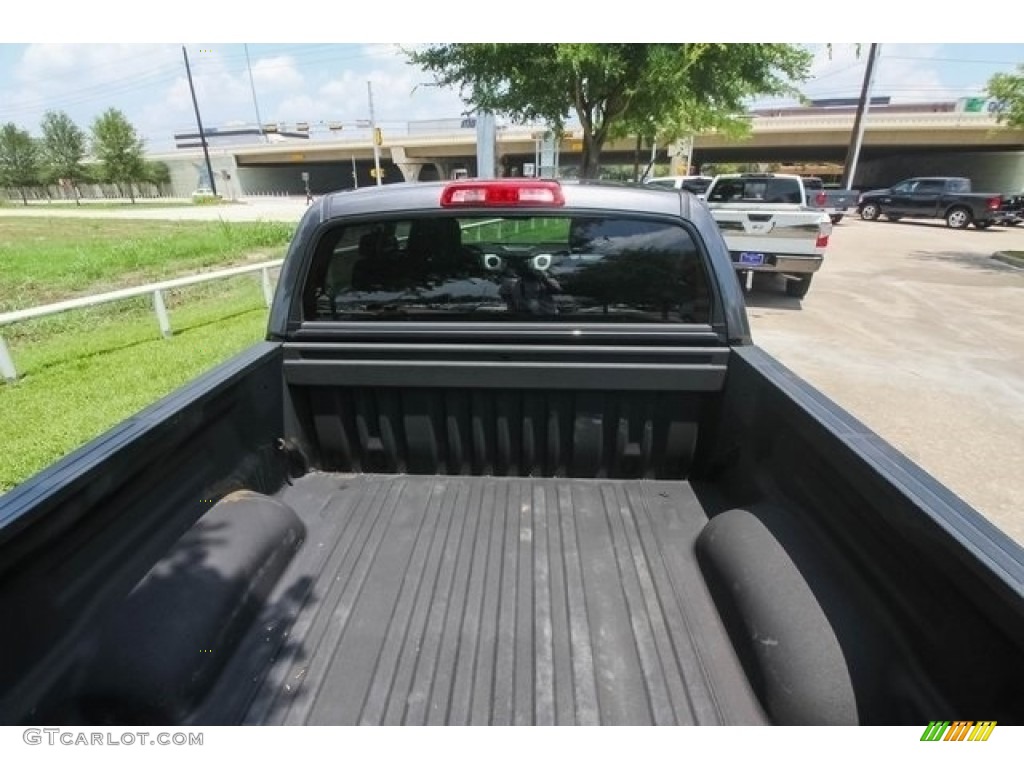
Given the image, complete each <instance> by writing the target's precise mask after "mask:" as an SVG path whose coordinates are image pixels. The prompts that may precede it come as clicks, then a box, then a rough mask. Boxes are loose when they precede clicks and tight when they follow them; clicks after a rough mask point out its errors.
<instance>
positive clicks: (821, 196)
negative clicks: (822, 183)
mask: <svg viewBox="0 0 1024 768" xmlns="http://www.w3.org/2000/svg"><path fill="white" fill-rule="evenodd" d="M826 202H828V196H827V195H826V194H825V193H824V192H819V193H818V194H817V195H815V197H814V204H815V205H817V206H819V207H821V208H824V207H825V203H826Z"/></svg>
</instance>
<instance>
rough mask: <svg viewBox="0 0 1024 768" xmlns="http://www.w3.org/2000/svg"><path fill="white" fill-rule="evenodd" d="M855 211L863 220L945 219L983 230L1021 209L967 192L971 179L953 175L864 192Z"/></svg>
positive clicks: (953, 224) (959, 226)
mask: <svg viewBox="0 0 1024 768" xmlns="http://www.w3.org/2000/svg"><path fill="white" fill-rule="evenodd" d="M857 212H858V213H859V214H860V217H861V218H862V219H864V220H865V221H875V220H876V219H878V217H879V216H883V215H884V216H885V217H886V218H888V219H889V221H899V220H900V219H904V218H906V219H945V220H946V225H947V226H949V227H951V228H952V229H964V228H966V227H967V226H968V225H969V224H974V226H975V227H977V228H978V229H987V228H988V227H990V226H992V225H993V224H998V225H1012V224H1015V223H1017V222H1018V221H1019V220H1020V215H1021V211H1020V210H1019V209H1011V208H1008V207H1006V206H1005V205H1004V204H1003V196H1002V195H996V194H988V193H984V194H983V193H980V192H971V180H970V179H963V178H954V177H945V176H940V177H929V178H920V179H907V180H906V181H901V182H900V183H898V184H894V185H893V186H892V187H890V188H889V189H876V190H872V191H871V192H864V193H862V194H861V196H860V198H859V199H858V201H857Z"/></svg>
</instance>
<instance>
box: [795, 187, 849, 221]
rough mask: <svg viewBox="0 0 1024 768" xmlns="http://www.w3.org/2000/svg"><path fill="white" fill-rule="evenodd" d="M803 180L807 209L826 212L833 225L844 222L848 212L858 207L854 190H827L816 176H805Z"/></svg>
mask: <svg viewBox="0 0 1024 768" xmlns="http://www.w3.org/2000/svg"><path fill="white" fill-rule="evenodd" d="M803 180H804V189H805V190H806V192H807V207H808V208H820V209H821V210H823V211H825V213H827V214H828V217H829V219H831V220H832V223H833V224H838V223H839V222H840V221H842V220H843V216H845V215H846V213H847V211H849V210H850V208H853V207H855V206H856V205H857V193H856V192H855V191H854V190H852V189H826V188H825V184H824V182H823V181H822V180H821V179H819V178H817V177H816V176H804V177H803Z"/></svg>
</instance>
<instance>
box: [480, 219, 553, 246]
mask: <svg viewBox="0 0 1024 768" xmlns="http://www.w3.org/2000/svg"><path fill="white" fill-rule="evenodd" d="M465 223H469V222H465ZM465 223H464V224H463V226H465ZM568 240H569V220H568V219H543V218H535V217H530V218H526V219H521V220H520V219H505V220H504V221H500V222H494V223H488V224H482V225H480V226H470V227H468V228H466V229H464V230H463V232H462V242H464V243H549V242H550V243H566V242H568Z"/></svg>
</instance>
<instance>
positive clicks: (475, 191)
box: [441, 179, 565, 208]
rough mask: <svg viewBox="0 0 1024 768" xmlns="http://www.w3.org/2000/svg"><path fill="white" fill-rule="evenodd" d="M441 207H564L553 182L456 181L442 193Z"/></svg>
mask: <svg viewBox="0 0 1024 768" xmlns="http://www.w3.org/2000/svg"><path fill="white" fill-rule="evenodd" d="M441 205H442V206H444V207H446V208H453V207H458V206H485V207H486V206H517V205H522V206H533V207H540V208H547V207H551V208H555V207H558V206H562V205H565V197H564V195H563V194H562V186H561V184H559V183H558V182H557V181H553V180H540V181H532V180H519V179H501V180H497V179H496V180H484V181H457V182H455V183H453V184H449V185H447V186H446V187H445V188H444V191H443V192H441Z"/></svg>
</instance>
